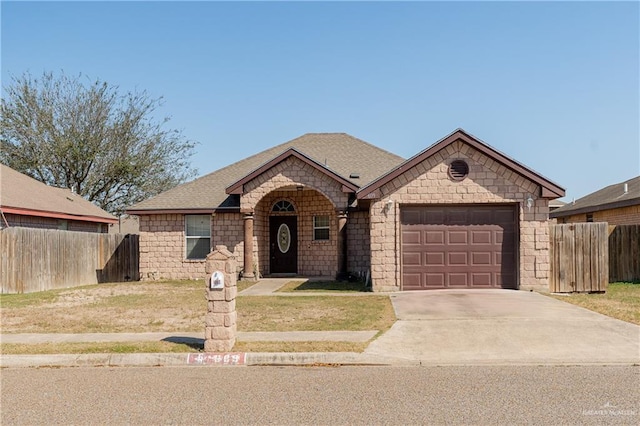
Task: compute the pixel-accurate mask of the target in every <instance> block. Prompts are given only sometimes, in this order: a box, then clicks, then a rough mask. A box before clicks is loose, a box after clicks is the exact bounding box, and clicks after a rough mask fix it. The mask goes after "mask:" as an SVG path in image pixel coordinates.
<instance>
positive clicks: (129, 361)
mask: <svg viewBox="0 0 640 426" xmlns="http://www.w3.org/2000/svg"><path fill="white" fill-rule="evenodd" d="M338 365H354V366H356V365H362V366H366V365H369V366H372V365H376V366H423V367H451V366H458V367H460V366H484V367H490V366H547V367H553V366H581V365H587V366H596V365H597V366H605V365H607V366H640V360H638V359H629V360H617V361H615V362H610V361H606V360H593V361H590V362H576V361H559V360H539V361H535V360H530V361H519V360H482V361H466V362H460V361H459V362H447V361H434V360H419V359H406V358H401V357H398V358H396V357H386V356H379V355H372V354H366V353H357V352H274V353H250V352H248V353H238V352H230V353H203V352H191V353H186V352H185V353H133V354H54V355H0V368H62V367H162V366H185V367H196V366H221V367H240V366H338Z"/></svg>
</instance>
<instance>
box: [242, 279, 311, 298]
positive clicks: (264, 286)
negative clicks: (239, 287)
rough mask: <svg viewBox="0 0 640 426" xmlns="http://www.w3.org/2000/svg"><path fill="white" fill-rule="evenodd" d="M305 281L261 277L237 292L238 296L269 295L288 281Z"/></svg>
mask: <svg viewBox="0 0 640 426" xmlns="http://www.w3.org/2000/svg"><path fill="white" fill-rule="evenodd" d="M294 280H295V281H306V279H294V278H263V279H261V280H260V281H258V282H257V283H256V284H254V285H252V286H251V287H249V288H247V289H245V290H243V291H241V292H240V293H238V295H239V296H270V295H273V292H275V291H276V290H278V289H279V288H280V287H282V286H283V285H285V284H286V283H288V282H289V281H294Z"/></svg>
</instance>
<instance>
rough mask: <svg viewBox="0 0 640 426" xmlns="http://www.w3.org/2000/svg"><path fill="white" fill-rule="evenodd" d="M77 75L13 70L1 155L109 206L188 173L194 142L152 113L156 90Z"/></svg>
mask: <svg viewBox="0 0 640 426" xmlns="http://www.w3.org/2000/svg"><path fill="white" fill-rule="evenodd" d="M84 80H85V79H84V78H83V77H82V76H81V75H80V76H78V77H70V76H67V75H65V74H64V73H62V74H61V75H59V76H55V75H54V74H52V73H47V72H45V73H44V74H43V75H42V77H41V78H33V77H32V76H31V75H30V74H29V73H25V74H24V75H23V76H21V77H14V78H13V79H12V84H11V85H9V86H8V87H5V92H6V95H5V96H4V97H3V99H2V105H1V113H2V115H1V116H0V162H2V163H3V164H5V165H7V166H9V167H11V168H13V169H15V170H17V171H19V172H21V173H24V174H26V175H29V176H31V177H33V178H35V179H37V180H39V181H42V182H44V183H46V184H49V185H53V186H58V187H63V188H69V189H71V190H73V191H74V192H76V193H78V194H80V195H82V196H83V197H85V198H86V199H87V200H89V201H92V202H94V203H95V204H97V205H98V206H100V207H102V208H103V209H105V210H107V211H109V212H112V213H119V212H122V211H123V210H124V209H125V208H126V207H127V206H129V205H131V204H133V203H136V202H138V201H142V200H144V199H145V198H148V197H150V196H153V195H156V194H158V193H160V192H162V191H165V190H167V189H169V188H171V187H173V186H175V185H177V184H179V183H181V182H184V181H185V180H187V179H189V178H190V177H193V176H194V175H195V173H196V171H195V170H193V169H191V166H190V157H191V156H192V155H193V149H194V146H195V144H194V143H193V142H192V141H189V140H187V139H186V138H185V137H184V136H183V134H182V133H181V132H180V131H177V130H171V129H169V130H167V129H165V125H166V123H167V122H168V121H169V119H168V118H165V119H163V120H157V119H155V118H154V116H153V115H154V112H155V111H156V110H157V108H158V107H159V106H161V105H162V98H157V99H154V98H151V97H150V96H149V95H148V94H147V92H145V91H142V92H127V93H126V94H122V95H121V94H120V93H119V92H118V87H117V86H111V85H109V84H107V83H106V82H103V81H100V80H96V81H94V82H92V81H89V80H88V79H86V82H84Z"/></svg>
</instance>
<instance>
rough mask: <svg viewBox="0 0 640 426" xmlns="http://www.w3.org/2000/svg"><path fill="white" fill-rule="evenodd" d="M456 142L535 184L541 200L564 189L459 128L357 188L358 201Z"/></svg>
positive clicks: (557, 195)
mask: <svg viewBox="0 0 640 426" xmlns="http://www.w3.org/2000/svg"><path fill="white" fill-rule="evenodd" d="M456 141H462V142H464V143H466V144H468V145H471V146H472V147H473V148H475V149H476V150H478V151H480V152H481V153H483V154H484V155H486V156H487V157H489V158H491V159H492V160H494V161H496V162H498V163H499V164H502V165H503V166H505V167H507V168H508V169H510V170H512V171H514V172H515V173H517V174H519V175H520V176H523V177H525V178H527V179H529V180H530V181H532V182H534V183H536V184H538V185H539V187H540V194H538V195H539V196H541V197H543V198H559V197H563V196H564V193H565V192H564V188H562V187H561V186H559V185H557V184H555V183H553V182H551V181H550V180H549V179H547V178H545V177H544V176H542V175H540V174H539V173H538V172H535V171H534V170H532V169H530V168H528V167H526V166H524V165H523V164H520V163H519V162H517V161H516V160H514V159H512V158H510V157H508V156H507V155H505V154H503V153H501V152H500V151H498V150H497V149H495V148H493V147H491V146H489V145H488V144H486V143H485V142H483V141H481V140H480V139H478V138H476V137H475V136H472V135H470V134H469V133H467V132H466V131H464V130H463V129H456V130H454V131H453V132H451V133H450V134H449V135H447V136H445V137H444V138H442V139H440V140H439V141H438V142H436V143H434V144H433V145H431V146H430V147H428V148H427V149H425V150H423V151H421V152H419V153H418V154H416V155H414V156H413V157H411V158H409V159H408V160H407V161H405V162H403V163H402V164H399V165H398V166H397V167H395V168H394V169H392V170H389V172H388V173H386V174H384V175H382V176H380V177H379V178H378V179H376V180H375V181H373V182H371V183H370V184H368V185H366V186H365V187H363V188H360V189H359V190H358V194H357V195H358V198H359V199H362V198H376V197H378V196H379V194H377V190H378V189H379V188H380V187H382V186H383V185H385V184H386V183H388V182H390V181H391V180H393V179H395V178H397V177H398V176H399V175H401V174H402V173H404V172H406V171H407V170H409V169H411V168H412V167H414V166H416V165H418V164H420V163H421V162H423V161H424V160H426V159H427V158H429V157H431V156H432V155H434V154H435V153H437V152H438V151H440V150H442V149H444V148H446V147H447V146H449V145H451V144H452V143H454V142H456Z"/></svg>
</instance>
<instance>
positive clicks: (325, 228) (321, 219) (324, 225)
mask: <svg viewBox="0 0 640 426" xmlns="http://www.w3.org/2000/svg"><path fill="white" fill-rule="evenodd" d="M313 239H314V241H326V240H328V239H329V216H314V217H313Z"/></svg>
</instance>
